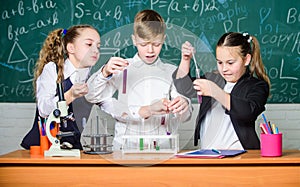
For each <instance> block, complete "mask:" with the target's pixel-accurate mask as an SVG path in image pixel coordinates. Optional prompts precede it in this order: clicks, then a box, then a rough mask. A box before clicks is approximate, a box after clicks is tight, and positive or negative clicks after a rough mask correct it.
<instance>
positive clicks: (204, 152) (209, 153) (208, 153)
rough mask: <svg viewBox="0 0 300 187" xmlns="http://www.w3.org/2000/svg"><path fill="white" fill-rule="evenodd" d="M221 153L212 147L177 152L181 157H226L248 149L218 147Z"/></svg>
mask: <svg viewBox="0 0 300 187" xmlns="http://www.w3.org/2000/svg"><path fill="white" fill-rule="evenodd" d="M218 150H219V151H220V153H216V152H214V151H213V150H211V149H200V150H194V151H188V152H182V153H178V154H176V157H179V158H224V157H233V156H236V155H239V154H242V153H245V152H247V151H246V150H222V149H218Z"/></svg>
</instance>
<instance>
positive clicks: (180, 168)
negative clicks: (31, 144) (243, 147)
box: [0, 150, 300, 187]
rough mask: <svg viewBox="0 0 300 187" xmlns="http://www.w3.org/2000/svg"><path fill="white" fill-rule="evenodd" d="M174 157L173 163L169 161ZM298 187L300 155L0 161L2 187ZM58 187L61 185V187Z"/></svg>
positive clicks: (24, 155)
mask: <svg viewBox="0 0 300 187" xmlns="http://www.w3.org/2000/svg"><path fill="white" fill-rule="evenodd" d="M170 157H171V158H170ZM32 184H36V186H39V185H42V186H54V185H57V184H62V185H63V186H143V187H144V186H151V187H158V186H200V185H201V186H243V187H244V186H272V187H275V186H280V187H283V186H297V187H299V186H300V151H296V150H286V151H284V152H283V156H282V157H274V158H267V157H261V156H260V151H248V152H247V153H245V154H242V155H239V156H236V157H232V158H223V159H190V158H174V157H172V156H171V155H168V154H162V155H159V154H152V155H150V154H139V155H136V154H125V155H122V154H121V153H118V152H114V153H113V154H109V155H87V154H83V153H82V154H81V158H71V157H69V158H67V157H48V158H43V157H35V158H32V157H30V154H29V151H25V150H18V151H15V152H12V153H9V154H6V155H2V156H0V186H20V185H24V186H32ZM57 187H58V186H57Z"/></svg>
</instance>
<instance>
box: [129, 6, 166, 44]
mask: <svg viewBox="0 0 300 187" xmlns="http://www.w3.org/2000/svg"><path fill="white" fill-rule="evenodd" d="M133 27H134V29H133V30H134V35H137V36H138V37H140V38H142V39H144V40H151V39H153V38H156V37H157V36H159V35H163V36H164V35H165V30H166V25H165V21H164V19H163V18H162V17H161V16H160V15H159V14H158V13H157V12H155V11H153V10H142V11H141V12H139V13H137V14H136V16H135V18H134V26H133Z"/></svg>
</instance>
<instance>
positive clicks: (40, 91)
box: [36, 59, 89, 117]
mask: <svg viewBox="0 0 300 187" xmlns="http://www.w3.org/2000/svg"><path fill="white" fill-rule="evenodd" d="M83 71H84V72H85V73H82V71H80V76H83V75H82V74H85V75H84V76H86V77H87V75H88V73H89V68H84V69H83ZM77 72H78V71H77V69H76V68H75V67H74V65H73V64H72V63H71V61H70V60H69V59H66V60H65V63H64V79H67V78H69V77H70V80H71V82H72V83H73V84H74V83H75V82H76V80H80V79H79V78H78V77H79V74H78V73H77ZM56 80H57V71H56V64H55V63H54V62H49V63H47V64H46V65H45V66H44V69H43V72H42V73H41V75H40V76H39V77H38V78H37V81H36V100H37V106H38V109H39V114H40V116H41V117H48V116H49V114H50V113H51V112H52V111H53V110H54V109H55V108H56V103H57V101H58V96H55V95H56V88H57V84H56Z"/></svg>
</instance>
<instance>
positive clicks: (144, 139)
mask: <svg viewBox="0 0 300 187" xmlns="http://www.w3.org/2000/svg"><path fill="white" fill-rule="evenodd" d="M122 138H123V145H122V153H123V154H124V153H173V154H176V153H178V151H179V135H178V134H171V135H123V136H122Z"/></svg>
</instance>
